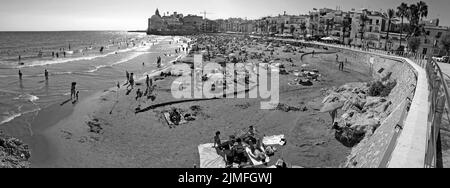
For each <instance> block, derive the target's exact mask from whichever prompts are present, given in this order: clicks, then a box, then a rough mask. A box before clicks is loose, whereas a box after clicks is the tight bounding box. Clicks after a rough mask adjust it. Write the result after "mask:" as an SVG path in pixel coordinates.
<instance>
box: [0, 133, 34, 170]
mask: <svg viewBox="0 0 450 188" xmlns="http://www.w3.org/2000/svg"><path fill="white" fill-rule="evenodd" d="M30 157H31V153H30V150H29V148H28V145H26V144H24V143H22V141H20V140H18V139H16V138H11V137H7V136H6V135H3V133H2V132H0V168H29V167H30V162H29V158H30Z"/></svg>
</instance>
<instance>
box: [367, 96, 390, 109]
mask: <svg viewBox="0 0 450 188" xmlns="http://www.w3.org/2000/svg"><path fill="white" fill-rule="evenodd" d="M385 101H386V99H384V98H382V97H370V96H369V97H367V98H366V104H365V105H364V108H365V109H367V108H371V107H377V106H378V105H380V103H383V102H385Z"/></svg>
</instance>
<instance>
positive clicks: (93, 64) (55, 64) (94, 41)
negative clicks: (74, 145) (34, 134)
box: [0, 31, 181, 126]
mask: <svg viewBox="0 0 450 188" xmlns="http://www.w3.org/2000/svg"><path fill="white" fill-rule="evenodd" d="M174 40H176V39H174V37H163V36H147V35H146V34H144V33H129V32H121V31H73V32H0V126H3V125H5V124H7V123H8V122H11V121H12V120H14V119H17V118H20V117H21V116H24V115H25V114H37V112H39V110H41V109H43V108H46V107H48V106H51V105H53V104H57V103H61V101H65V100H67V99H68V98H69V99H70V84H71V83H72V82H77V89H78V90H80V91H81V92H85V93H88V92H89V91H92V92H94V91H102V90H105V89H108V88H111V87H114V86H115V85H116V83H117V82H121V83H123V82H124V81H125V80H126V78H125V71H128V72H134V74H135V75H136V78H139V77H143V76H144V74H145V73H148V72H152V71H153V70H155V69H156V63H155V61H156V57H157V56H162V55H161V54H163V53H166V54H169V53H171V54H174V49H175V48H177V47H176V46H175V47H174V45H173V44H174V42H173V41H174ZM169 42H171V43H172V45H169ZM180 45H181V44H180ZM101 47H103V48H104V50H103V51H102V52H100V49H101ZM64 52H66V56H65V57H64V55H63V53H64ZM52 53H55V54H56V53H58V54H59V58H56V57H53V56H52ZM19 56H20V61H19ZM162 58H163V60H164V62H169V61H171V60H173V59H174V58H176V55H173V56H169V55H168V56H167V57H165V56H162ZM142 63H145V65H144V66H143V65H142ZM45 69H47V70H48V72H49V80H45V77H44V70H45ZM19 70H20V71H21V72H22V73H23V78H22V80H20V79H19V76H18V71H19Z"/></svg>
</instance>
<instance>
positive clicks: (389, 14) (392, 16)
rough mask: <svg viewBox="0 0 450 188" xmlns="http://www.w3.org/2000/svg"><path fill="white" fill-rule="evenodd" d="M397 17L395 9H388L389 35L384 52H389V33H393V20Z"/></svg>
mask: <svg viewBox="0 0 450 188" xmlns="http://www.w3.org/2000/svg"><path fill="white" fill-rule="evenodd" d="M394 16H395V10H394V9H388V11H387V19H388V28H387V35H386V43H385V46H384V50H385V51H387V43H388V40H389V32H390V31H391V24H392V19H394Z"/></svg>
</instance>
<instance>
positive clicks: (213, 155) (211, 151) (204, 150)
mask: <svg viewBox="0 0 450 188" xmlns="http://www.w3.org/2000/svg"><path fill="white" fill-rule="evenodd" d="M213 146H214V144H212V143H209V144H202V145H199V146H198V152H199V154H200V168H225V166H226V164H225V159H224V158H223V157H222V156H220V155H219V154H217V151H216V148H213Z"/></svg>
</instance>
